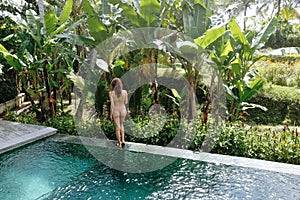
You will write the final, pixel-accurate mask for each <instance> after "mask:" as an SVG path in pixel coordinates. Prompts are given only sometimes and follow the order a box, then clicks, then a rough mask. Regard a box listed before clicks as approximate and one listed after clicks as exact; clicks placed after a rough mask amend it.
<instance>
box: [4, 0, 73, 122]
mask: <svg viewBox="0 0 300 200" xmlns="http://www.w3.org/2000/svg"><path fill="white" fill-rule="evenodd" d="M72 4H73V1H72V0H67V1H66V4H65V6H64V8H63V9H62V11H61V12H60V13H59V14H60V15H59V17H58V16H57V14H56V13H55V12H54V9H53V8H50V10H48V11H47V12H46V13H45V15H44V16H43V17H44V24H43V23H42V22H41V21H40V17H39V16H38V15H37V14H36V13H35V12H34V11H33V10H27V12H26V18H25V20H23V21H15V22H16V23H17V24H18V26H19V28H20V29H19V30H18V31H17V32H16V34H15V36H16V37H17V39H20V40H22V41H23V43H22V45H21V47H20V49H19V51H18V53H17V54H10V53H9V52H8V50H6V49H5V48H4V47H3V46H1V51H0V52H1V54H2V55H3V56H4V58H5V59H6V60H7V62H8V63H9V64H10V65H11V66H13V67H14V69H15V70H17V71H18V72H19V76H20V78H21V80H22V83H23V84H22V87H23V91H24V92H25V93H26V94H27V96H28V98H29V99H30V100H31V102H32V104H33V106H34V107H36V106H38V107H37V108H38V109H36V112H37V116H38V118H39V120H41V121H44V120H46V119H47V118H49V117H51V118H54V117H55V114H56V109H57V108H56V105H57V100H58V98H59V97H61V95H59V94H61V93H62V91H63V90H65V89H66V88H67V87H68V86H69V80H68V79H67V78H66V76H65V75H66V74H67V73H69V72H70V70H72V61H71V60H72V57H73V52H72V50H69V49H72V47H70V46H68V45H65V44H63V43H62V42H61V41H60V38H57V37H56V34H58V33H62V32H64V31H71V30H69V29H68V25H69V16H70V13H71V11H72ZM61 98H62V97H61ZM35 99H37V100H38V101H39V104H38V105H36V104H35V101H34V100H35Z"/></svg>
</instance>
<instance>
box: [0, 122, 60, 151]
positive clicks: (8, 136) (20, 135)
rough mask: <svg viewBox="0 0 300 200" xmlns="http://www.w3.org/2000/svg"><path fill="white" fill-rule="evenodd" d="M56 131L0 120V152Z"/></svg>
mask: <svg viewBox="0 0 300 200" xmlns="http://www.w3.org/2000/svg"><path fill="white" fill-rule="evenodd" d="M55 133H56V129H54V128H50V127H45V126H37V125H32V124H22V123H17V122H10V121H5V120H0V154H1V153H4V152H6V151H10V150H12V149H15V148H18V147H20V146H23V145H26V144H29V143H31V142H35V141H37V140H40V139H42V138H45V137H49V136H51V135H54V134H55Z"/></svg>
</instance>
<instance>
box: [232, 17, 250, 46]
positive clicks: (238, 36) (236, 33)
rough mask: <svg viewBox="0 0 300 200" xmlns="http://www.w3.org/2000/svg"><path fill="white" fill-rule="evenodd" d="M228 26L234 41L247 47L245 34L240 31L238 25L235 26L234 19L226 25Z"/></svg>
mask: <svg viewBox="0 0 300 200" xmlns="http://www.w3.org/2000/svg"><path fill="white" fill-rule="evenodd" d="M228 25H229V27H230V32H231V34H232V35H233V37H234V39H235V40H237V41H238V42H240V43H241V44H243V45H249V44H248V40H247V38H246V36H245V34H244V33H243V32H242V31H241V29H240V27H239V25H238V24H237V22H236V20H235V19H234V18H233V19H232V20H231V21H230V22H229V23H228Z"/></svg>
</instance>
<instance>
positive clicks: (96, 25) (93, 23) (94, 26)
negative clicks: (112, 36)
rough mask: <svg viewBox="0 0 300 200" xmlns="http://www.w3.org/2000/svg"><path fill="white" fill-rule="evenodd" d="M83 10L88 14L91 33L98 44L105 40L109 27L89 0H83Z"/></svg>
mask: <svg viewBox="0 0 300 200" xmlns="http://www.w3.org/2000/svg"><path fill="white" fill-rule="evenodd" d="M83 4H84V6H83V10H84V11H85V12H86V13H87V14H88V16H89V17H88V20H87V26H88V29H89V32H90V35H91V36H92V37H93V38H94V39H95V42H96V44H99V43H100V42H102V41H104V40H105V39H106V38H107V37H108V34H107V28H106V26H105V25H104V23H103V22H102V21H101V20H100V19H99V18H98V15H97V13H96V12H95V10H94V8H93V7H92V6H91V4H90V2H89V1H88V0H83Z"/></svg>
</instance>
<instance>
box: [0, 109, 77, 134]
mask: <svg viewBox="0 0 300 200" xmlns="http://www.w3.org/2000/svg"><path fill="white" fill-rule="evenodd" d="M35 109H36V108H34V107H31V108H30V109H28V110H25V111H24V112H22V113H20V114H17V113H16V112H15V111H12V110H10V111H7V113H6V115H5V117H4V119H5V120H8V121H15V122H20V123H25V124H36V125H42V126H48V127H53V128H55V129H57V133H58V134H68V135H77V132H76V129H75V122H74V117H73V116H72V115H71V113H70V112H69V111H68V112H64V111H60V112H58V113H57V115H56V116H55V118H53V119H52V118H50V119H48V120H46V121H44V122H42V123H41V122H39V121H37V119H38V117H37V116H36V112H34V110H35Z"/></svg>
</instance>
